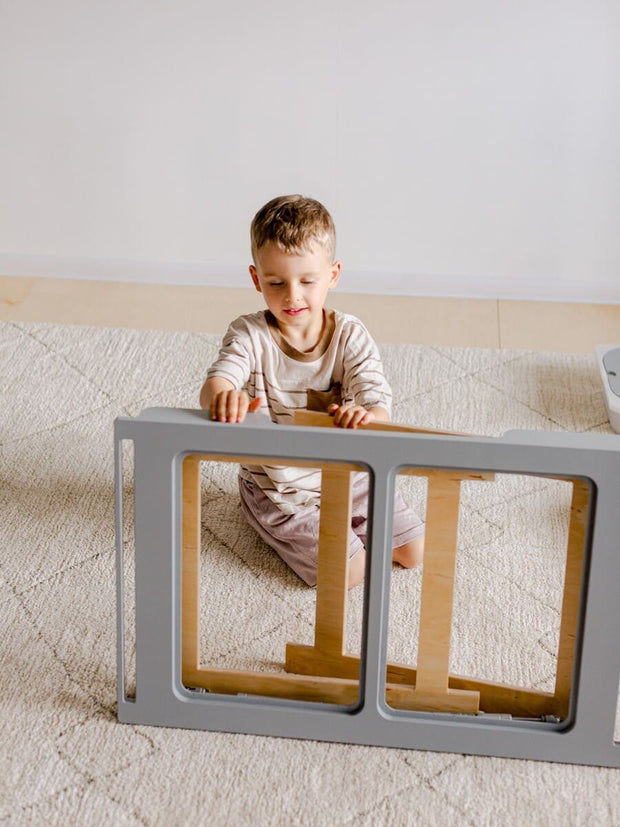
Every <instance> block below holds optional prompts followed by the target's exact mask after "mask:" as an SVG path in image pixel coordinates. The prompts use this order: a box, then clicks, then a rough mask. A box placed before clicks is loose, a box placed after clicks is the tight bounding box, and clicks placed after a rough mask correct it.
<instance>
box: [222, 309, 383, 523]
mask: <svg viewBox="0 0 620 827" xmlns="http://www.w3.org/2000/svg"><path fill="white" fill-rule="evenodd" d="M325 322H326V323H325V325H324V330H323V333H322V335H321V338H320V340H319V342H318V343H317V344H316V346H315V347H314V348H313V349H312V350H311V351H309V352H304V353H302V352H300V351H298V350H296V349H295V348H293V347H292V346H291V345H290V344H289V343H288V342H287V341H286V340H285V339H284V338H283V336H282V334H281V333H280V330H279V328H278V325H277V322H276V320H275V319H274V317H273V316H272V315H271V313H270V312H269V311H268V310H264V311H260V312H258V313H253V314H251V315H247V316H240V317H239V318H238V319H235V321H234V322H232V324H231V325H230V327H229V328H228V330H227V332H226V334H225V336H224V339H223V342H222V347H221V350H220V352H219V355H218V358H217V360H216V361H215V362H214V364H213V365H212V366H211V367H210V369H209V371H208V374H207V377H208V378H211V377H213V376H219V377H223V378H225V379H228V380H229V381H230V382H232V384H233V385H234V387H235V388H237V389H241V388H244V389H245V390H246V391H247V393H248V396H249V398H250V401H252V400H254V399H256V398H260V399H261V401H262V406H261V408H260V410H261V412H263V413H264V414H268V415H269V416H270V417H271V419H272V421H273V422H277V423H282V424H287V423H288V424H291V423H292V421H293V415H294V412H295V410H297V409H300V408H308V409H310V410H327V407H328V405H330V404H331V403H333V402H336V403H337V404H354V405H362V406H363V407H364V408H372V407H374V406H381V407H382V408H385V409H386V410H387V411H388V413H389V412H390V410H391V400H392V391H391V389H390V386H389V385H388V383H387V381H386V379H385V376H384V374H383V366H382V364H381V357H380V355H379V350H378V348H377V345H376V344H375V342H374V341H373V339H372V337H371V336H370V334H369V332H368V331H367V330H366V328H365V327H364V325H363V324H362V322H361V321H360V320H359V319H357V318H355V316H350V315H348V314H346V313H341V312H339V311H338V310H325ZM240 475H241V476H242V477H244V478H245V479H250V480H252V481H253V482H254V483H256V484H257V485H259V486H260V487H261V488H262V489H263V491H264V492H265V494H266V495H267V496H268V497H269V498H270V499H271V500H272V501H273V502H274V503H276V505H278V507H279V508H280V509H281V510H282V511H284V512H285V513H289V514H290V513H294V512H296V511H298V510H299V509H301V508H307V507H309V506H314V505H317V504H318V502H319V498H320V490H321V474H320V471H318V470H316V471H315V470H313V469H309V468H291V467H288V466H286V467H285V466H280V465H265V466H258V465H242V466H241V468H240Z"/></svg>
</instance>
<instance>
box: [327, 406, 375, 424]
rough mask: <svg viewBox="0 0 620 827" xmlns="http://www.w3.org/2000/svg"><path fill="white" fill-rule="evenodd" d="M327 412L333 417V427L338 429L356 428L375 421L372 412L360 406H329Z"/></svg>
mask: <svg viewBox="0 0 620 827" xmlns="http://www.w3.org/2000/svg"><path fill="white" fill-rule="evenodd" d="M328 412H329V413H330V414H331V415H332V416H333V417H334V425H336V426H337V427H338V428H357V426H358V425H369V424H370V423H371V422H374V421H375V415H374V413H372V411H368V410H366V408H362V406H361V405H336V404H334V405H330V406H329V408H328Z"/></svg>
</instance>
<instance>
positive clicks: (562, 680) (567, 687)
mask: <svg viewBox="0 0 620 827" xmlns="http://www.w3.org/2000/svg"><path fill="white" fill-rule="evenodd" d="M572 484H573V496H572V501H571V513H570V522H569V528H568V544H567V550H566V570H565V574H564V594H563V598H562V616H561V621H560V641H559V645H558V665H557V672H556V679H555V696H556V701H557V707H556V710H557V711H556V715H557V716H558V717H559V718H565V717H566V716H567V715H568V710H569V703H570V693H571V687H572V680H573V666H574V662H575V647H576V639H577V627H578V622H579V603H580V598H581V587H582V584H583V558H584V554H585V542H586V531H587V524H588V506H589V503H590V487H589V485H588V484H587V483H586V482H585V481H584V480H580V479H573V480H572Z"/></svg>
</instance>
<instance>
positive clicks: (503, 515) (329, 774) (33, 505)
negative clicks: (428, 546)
mask: <svg viewBox="0 0 620 827" xmlns="http://www.w3.org/2000/svg"><path fill="white" fill-rule="evenodd" d="M218 345H219V338H218V337H217V336H213V335H207V334H204V335H198V334H189V333H169V332H156V331H136V330H117V329H102V328H87V327H78V326H59V325H43V324H25V323H4V324H2V325H1V326H0V382H1V388H2V406H1V409H0V434H1V437H0V439H1V446H2V454H1V476H2V481H1V486H2V487H1V502H2V520H1V521H0V536H1V538H2V545H1V547H2V556H1V558H0V614H1V616H2V628H3V632H4V634H3V638H4V639H3V643H2V672H1V674H0V717H1V733H2V734H1V736H0V738H1V747H0V821H3V822H4V821H6V822H7V823H10V824H19V825H22V824H37V825H38V824H57V825H73V824H75V825H91V824H92V825H99V824H102V825H188V824H205V825H213V826H214V827H216V826H217V825H245V824H248V825H250V824H251V825H293V824H297V825H334V827H335V825H373V827H374V826H375V825H451V826H452V825H472V827H473V826H474V825H475V827H480V825H498V824H500V825H524V824H534V825H562V827H564V826H565V825H600V826H601V827H603V826H606V825H610V827H611V825H620V791H619V789H620V787H619V781H620V774H619V772H618V771H617V770H610V769H601V768H592V767H581V766H568V765H560V764H550V763H542V762H534V761H519V760H509V759H496V758H480V757H475V756H464V755H455V754H445V753H444V754H439V753H431V752H422V751H408V750H396V749H384V748H378V747H358V746H352V745H347V744H326V743H318V742H312V741H297V740H289V739H278V738H265V737H255V736H243V735H231V734H226V733H208V732H193V731H182V730H172V729H163V728H156V727H144V726H129V725H122V724H119V723H117V721H116V706H115V705H116V654H115V646H116V642H115V611H116V610H115V570H114V568H115V563H114V479H113V438H112V431H113V422H114V419H115V417H117V416H127V415H130V416H131V415H135V414H137V413H138V412H140V411H141V410H142V409H144V408H146V407H153V406H171V407H196V406H197V398H198V391H199V389H200V386H201V384H202V381H203V379H204V376H205V372H206V369H207V367H208V365H209V364H210V362H211V361H212V360H213V358H214V356H215V354H216V352H217V348H218ZM381 351H382V355H383V358H384V364H385V370H386V373H387V376H388V378H389V380H390V382H391V384H392V386H393V389H394V395H395V408H394V412H393V418H394V420H396V421H399V422H402V423H407V424H415V425H422V426H428V427H432V428H440V429H451V430H456V431H465V432H471V433H477V434H484V435H489V436H497V435H500V434H502V433H504V432H505V431H507V430H510V429H534V430H564V431H588V432H597V433H608V432H609V433H611V428H610V426H609V423H608V420H607V415H606V411H605V407H604V399H603V394H602V388H601V386H600V379H599V375H598V372H597V368H596V364H595V360H594V356H593V355H592V356H589V355H563V354H551V353H533V352H527V351H508V350H473V349H457V348H434V347H421V346H414V345H390V346H382V347H381ZM127 466H128V467H127V480H126V482H127V492H126V493H127V501H128V502H130V500H131V473H130V472H131V467H130V463H127ZM399 486H400V489H401V491H402V493H403V495H404V496H405V498H406V499H407V500H408V501H409V502H410V503H411V504H412V506H413V507H414V508H416V509H417V510H418V512H419V513H420V514H421V515H423V514H424V510H425V482H424V480H420V479H417V478H413V477H407V478H402V479H400V480H399ZM202 500H203V515H202V560H203V565H202V569H203V574H202V581H201V592H202V599H201V607H202V609H201V612H202V614H201V629H202V634H201V657H202V659H203V661H204V663H206V664H211V665H214V666H218V667H222V666H224V667H227V666H229V667H231V668H244V669H245V668H250V669H256V670H264V671H270V672H278V671H281V670H282V661H283V658H284V647H285V645H286V643H287V642H289V641H295V642H298V643H311V642H312V639H313V622H314V605H315V592H314V590H312V589H309V588H308V587H306V586H305V585H304V584H303V583H302V582H301V581H300V580H298V579H297V577H296V576H295V575H294V574H293V573H292V572H291V571H289V570H288V569H287V568H286V567H285V566H284V565H283V564H282V563H281V561H280V560H279V558H278V557H277V556H276V555H275V554H274V553H273V552H271V551H270V550H269V549H268V548H267V546H265V545H264V544H263V543H262V541H261V540H260V539H259V538H258V536H257V535H256V534H255V533H254V532H253V530H252V529H251V528H249V527H248V526H247V525H246V524H245V522H244V521H243V519H242V517H241V514H240V512H239V505H238V496H237V492H236V474H235V469H234V468H233V467H232V466H230V465H225V464H211V463H210V464H207V463H205V464H203V466H202ZM569 503H570V485H569V484H568V483H566V482H562V481H557V480H549V479H540V478H527V477H518V476H512V475H499V476H498V478H497V479H496V481H495V482H493V483H467V484H465V485H464V491H463V498H462V507H461V513H460V518H459V537H458V566H457V568H458V571H457V582H456V599H455V615H454V624H453V650H452V654H451V669H452V671H454V672H456V673H460V674H468V675H477V676H480V677H483V678H485V679H489V680H496V681H500V682H502V683H512V684H517V685H520V686H524V687H532V688H535V689H549V690H550V689H552V687H553V680H554V675H555V660H556V651H557V637H558V626H559V607H560V600H561V595H562V571H563V562H564V556H565V544H566V535H567V516H568V509H569ZM130 511H131V509H128V516H127V519H128V520H130V518H131V514H130ZM128 527H129V526H128ZM127 568H128V570H127V575H128V578H129V581H130V580H131V557H130V555H128V561H127ZM420 583H421V573H420V571H419V570H412V571H405V570H403V569H400V568H397V567H394V568H393V570H392V578H391V602H390V624H389V640H388V648H389V656H390V658H391V659H393V660H397V661H399V662H405V663H410V664H412V665H414V664H415V659H416V636H417V628H418V622H419V601H420ZM130 593H131V588H130V587H129V589H128V594H129V596H130ZM362 603H363V588H361V587H358V588H356V589H354V590H353V591H352V592H351V593H350V600H349V610H348V621H347V623H348V625H347V640H348V647H349V649H350V650H351V651H353V652H354V651H356V649H357V650H358V649H359V635H360V620H361V615H362V609H363V606H362ZM128 604H129V605H128V609H127V620H128V625H129V628H131V600H130V599H129V600H128ZM128 644H129V647H128V648H129V660H130V661H131V655H132V651H131V645H132V641H131V635H130V634H129V639H128Z"/></svg>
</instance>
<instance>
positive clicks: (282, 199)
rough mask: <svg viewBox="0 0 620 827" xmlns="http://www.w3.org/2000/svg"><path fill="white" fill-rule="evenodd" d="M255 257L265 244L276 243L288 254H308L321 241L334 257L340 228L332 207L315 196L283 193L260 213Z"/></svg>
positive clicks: (254, 240)
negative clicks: (337, 230) (331, 210)
mask: <svg viewBox="0 0 620 827" xmlns="http://www.w3.org/2000/svg"><path fill="white" fill-rule="evenodd" d="M250 242H251V246H252V258H253V259H254V263H256V254H257V253H258V251H259V250H260V249H261V247H263V246H264V245H265V244H268V243H269V242H273V243H274V244H276V245H277V246H278V247H279V248H280V249H281V250H283V251H284V252H286V253H295V254H297V255H301V254H302V253H307V252H308V251H309V249H310V248H311V247H312V245H313V243H316V244H320V245H321V247H323V248H324V249H325V251H326V253H327V254H328V255H329V257H330V261H333V260H334V256H335V254H336V228H335V226H334V221H333V219H332V217H331V215H330V214H329V212H328V210H327V209H326V208H325V207H324V206H323V204H321V203H320V201H315V199H314V198H306V197H305V196H303V195H280V196H278V197H277V198H272V199H271V201H268V202H267V203H266V204H265V206H264V207H261V208H260V210H259V211H258V212H257V213H256V215H255V216H254V218H253V220H252V226H251V228H250Z"/></svg>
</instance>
